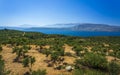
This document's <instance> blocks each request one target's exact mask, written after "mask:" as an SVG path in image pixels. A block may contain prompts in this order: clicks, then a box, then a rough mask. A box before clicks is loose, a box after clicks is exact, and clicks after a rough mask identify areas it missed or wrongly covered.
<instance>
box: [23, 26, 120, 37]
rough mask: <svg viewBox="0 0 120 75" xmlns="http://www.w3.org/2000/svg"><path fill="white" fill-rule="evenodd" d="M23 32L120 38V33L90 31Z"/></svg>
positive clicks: (44, 30)
mask: <svg viewBox="0 0 120 75" xmlns="http://www.w3.org/2000/svg"><path fill="white" fill-rule="evenodd" d="M23 31H27V32H29V31H32V32H42V33H45V34H60V35H69V36H82V37H89V36H120V32H97V31H94V32H89V31H73V30H64V29H63V30H62V29H46V28H41V29H28V30H23Z"/></svg>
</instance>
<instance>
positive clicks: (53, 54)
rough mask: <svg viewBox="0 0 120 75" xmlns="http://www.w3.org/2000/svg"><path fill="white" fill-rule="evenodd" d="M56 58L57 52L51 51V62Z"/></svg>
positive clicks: (57, 56)
mask: <svg viewBox="0 0 120 75" xmlns="http://www.w3.org/2000/svg"><path fill="white" fill-rule="evenodd" d="M58 58H59V52H53V53H52V54H51V60H53V62H55V61H56V60H57V59H58Z"/></svg>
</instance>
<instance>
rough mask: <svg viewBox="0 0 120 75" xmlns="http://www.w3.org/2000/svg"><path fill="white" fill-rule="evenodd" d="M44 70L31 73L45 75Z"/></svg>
mask: <svg viewBox="0 0 120 75" xmlns="http://www.w3.org/2000/svg"><path fill="white" fill-rule="evenodd" d="M46 74H47V73H46V70H40V69H39V70H37V71H33V72H32V75H46Z"/></svg>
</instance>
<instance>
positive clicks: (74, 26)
mask: <svg viewBox="0 0 120 75" xmlns="http://www.w3.org/2000/svg"><path fill="white" fill-rule="evenodd" d="M27 25H28V24H27ZM24 26H25V25H22V26H19V27H8V26H7V27H4V26H1V27H0V29H3V28H8V29H26V30H27V29H28V30H39V29H41V28H47V29H64V30H73V31H106V32H120V26H112V25H107V24H92V23H83V24H80V23H67V24H52V25H46V26H45V27H29V26H32V25H28V27H27V28H26V26H25V27H24ZM34 26H35V25H34Z"/></svg>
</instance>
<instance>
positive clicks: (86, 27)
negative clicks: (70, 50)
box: [70, 23, 120, 32]
mask: <svg viewBox="0 0 120 75" xmlns="http://www.w3.org/2000/svg"><path fill="white" fill-rule="evenodd" d="M70 29H71V30H75V31H108V32H119V31H120V26H110V25H107V24H90V23H87V24H79V25H76V26H73V27H70Z"/></svg>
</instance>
